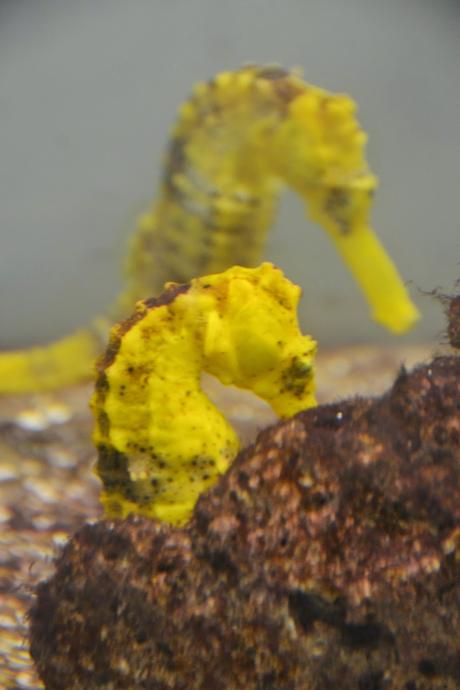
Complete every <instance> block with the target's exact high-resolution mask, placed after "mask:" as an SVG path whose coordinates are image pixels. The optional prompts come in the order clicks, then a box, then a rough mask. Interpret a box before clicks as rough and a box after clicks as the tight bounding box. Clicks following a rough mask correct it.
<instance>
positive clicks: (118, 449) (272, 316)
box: [92, 263, 316, 524]
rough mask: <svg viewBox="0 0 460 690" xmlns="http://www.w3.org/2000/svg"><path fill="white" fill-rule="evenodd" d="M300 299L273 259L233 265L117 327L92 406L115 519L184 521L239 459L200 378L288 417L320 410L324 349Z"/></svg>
mask: <svg viewBox="0 0 460 690" xmlns="http://www.w3.org/2000/svg"><path fill="white" fill-rule="evenodd" d="M299 296H300V288H299V287H297V286H296V285H293V284H292V283H291V282H290V281H289V280H287V279H286V278H285V277H284V276H283V274H282V272H281V271H280V270H279V269H277V268H275V267H274V266H273V265H272V264H268V263H266V264H262V265H261V266H260V267H258V268H243V267H241V266H235V267H233V268H230V269H228V270H227V271H225V272H223V273H220V274H216V275H210V276H206V277H203V278H196V279H193V280H192V281H191V282H190V283H189V284H182V285H179V284H175V283H168V284H167V285H166V290H165V292H164V293H163V295H162V296H161V297H160V298H159V299H149V300H144V301H141V302H138V304H137V305H136V311H135V313H134V315H133V316H132V317H131V318H129V319H127V320H126V321H125V322H122V323H121V324H119V325H118V326H115V327H114V328H113V329H112V332H111V336H110V341H109V345H108V347H107V351H106V353H105V355H103V356H102V357H101V358H100V360H99V362H98V370H99V373H98V378H97V382H96V392H95V394H94V396H93V399H92V408H93V412H94V415H95V418H96V428H95V433H94V442H95V444H96V447H97V449H98V463H97V473H98V474H99V476H100V478H101V479H102V481H103V484H104V490H103V492H102V497H101V498H102V503H103V505H104V508H105V514H106V516H108V517H125V516H126V515H128V514H129V513H140V514H141V515H145V516H148V517H155V518H158V519H160V520H166V521H168V522H171V523H174V524H182V523H183V522H185V521H186V520H187V518H188V517H189V515H190V513H191V511H192V509H193V506H194V504H195V502H196V500H197V498H198V496H199V495H200V494H201V493H202V492H203V491H204V490H205V489H206V488H208V487H209V486H210V485H211V484H212V483H214V482H215V480H216V476H217V475H218V474H221V473H223V472H224V471H225V470H226V469H227V467H228V465H229V463H230V462H231V461H232V460H233V458H234V457H235V455H236V454H237V451H238V438H237V436H236V434H235V432H234V431H233V429H232V427H231V426H230V425H229V423H228V422H227V420H226V419H225V418H224V417H223V416H222V415H221V413H220V412H219V411H218V410H217V409H216V407H215V406H214V405H213V403H212V402H211V401H210V400H209V399H208V398H207V397H206V396H205V394H204V393H203V391H202V390H201V386H200V374H201V372H202V371H206V372H208V373H210V374H213V375H214V376H216V377H218V378H219V379H220V380H221V381H222V382H223V383H225V384H234V385H236V386H239V387H240V388H248V389H250V390H252V391H253V392H254V393H256V394H257V395H259V396H260V397H261V398H263V399H264V400H266V401H267V402H268V403H269V404H270V405H271V406H272V408H273V409H274V410H275V412H277V413H278V414H279V415H280V416H282V417H289V416H291V415H293V414H295V413H296V412H299V411H300V410H303V409H305V408H307V407H310V406H312V405H314V404H315V398H314V378H313V360H314V356H315V352H316V344H315V342H314V341H313V340H312V339H311V338H310V337H309V336H303V335H302V334H301V333H300V330H299V326H298V323H297V316H296V308H297V303H298V300H299Z"/></svg>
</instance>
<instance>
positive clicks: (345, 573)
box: [31, 356, 460, 690]
mask: <svg viewBox="0 0 460 690" xmlns="http://www.w3.org/2000/svg"><path fill="white" fill-rule="evenodd" d="M459 630H460V358H459V357H456V356H450V357H449V356H447V357H439V358H437V359H435V360H434V361H432V362H431V363H430V364H428V365H426V366H420V367H419V368H418V369H416V370H415V371H414V372H412V373H407V372H405V371H402V372H401V374H400V375H399V377H398V379H397V380H396V382H395V384H394V386H393V387H392V389H391V390H390V391H389V392H388V393H387V394H386V395H384V396H383V397H382V398H379V399H362V400H359V399H358V400H352V401H345V402H341V403H337V404H334V405H328V406H321V407H318V408H316V409H312V410H309V411H306V412H303V413H301V414H299V415H297V417H295V418H293V419H292V420H289V421H287V422H283V423H280V424H278V425H277V426H275V427H272V428H270V429H268V430H266V431H264V432H262V433H261V434H260V436H259V437H258V440H257V442H256V443H255V444H254V445H253V446H251V447H249V448H248V449H246V451H244V452H243V453H241V454H240V455H239V456H238V458H237V460H236V461H235V463H234V464H233V465H232V467H231V468H230V470H229V471H228V472H227V474H226V475H225V476H224V477H223V478H222V480H221V481H220V482H219V483H218V484H217V485H216V486H215V487H214V488H213V489H212V490H211V491H210V492H209V493H208V494H206V495H204V496H203V497H202V498H201V499H200V500H199V502H198V504H197V506H196V509H195V512H194V516H193V519H192V521H191V523H190V524H189V526H188V527H187V528H185V529H177V528H172V527H170V526H167V525H160V524H158V523H156V522H154V521H150V520H147V519H143V518H129V519H127V520H124V521H118V522H100V523H98V524H94V525H88V526H86V527H84V528H83V529H82V530H81V531H79V532H78V533H77V534H76V535H75V537H74V538H73V539H72V540H71V542H70V543H69V544H68V545H67V547H66V548H65V549H64V551H63V553H62V555H61V557H60V558H59V560H58V562H57V565H56V574H55V575H54V576H53V578H51V579H50V580H49V581H47V582H45V583H43V584H42V585H40V587H39V589H38V592H37V600H36V603H35V605H34V607H33V609H32V611H31V650H32V655H33V657H34V659H35V662H36V664H37V667H38V669H39V672H40V674H41V676H42V678H43V679H44V681H45V683H46V687H47V688H48V690H62V689H63V688H65V689H66V690H83V689H84V690H95V689H96V688H98V689H99V690H100V689H103V690H121V689H123V690H128V689H129V690H134V689H136V690H137V689H139V690H167V689H174V690H194V689H196V690H198V689H200V690H224V689H225V690H333V689H335V688H340V690H454V689H457V690H458V688H459V687H460V641H459Z"/></svg>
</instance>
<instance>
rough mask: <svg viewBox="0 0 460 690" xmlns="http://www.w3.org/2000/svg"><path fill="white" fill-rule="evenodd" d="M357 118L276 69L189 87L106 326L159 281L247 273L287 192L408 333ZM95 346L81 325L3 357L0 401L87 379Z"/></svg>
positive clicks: (407, 309)
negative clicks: (377, 225) (237, 267)
mask: <svg viewBox="0 0 460 690" xmlns="http://www.w3.org/2000/svg"><path fill="white" fill-rule="evenodd" d="M355 110H356V106H355V103H354V102H353V100H352V99H351V98H350V97H349V96H346V95H343V94H331V93H329V92H327V91H325V90H324V89H321V88H319V87H316V86H313V85H311V84H307V83H305V82H304V81H303V80H302V78H301V76H300V74H299V73H298V72H296V71H286V70H284V69H282V68H280V67H273V66H268V67H260V66H253V65H249V66H246V67H243V68H241V69H239V70H236V71H233V72H223V73H221V74H218V75H217V76H216V77H215V78H214V79H211V80H210V81H209V82H206V83H200V84H198V85H197V86H196V87H195V88H194V90H193V94H192V96H191V97H190V98H189V100H188V101H186V103H184V105H183V106H182V107H181V108H180V111H179V117H178V121H177V123H176V125H175V126H174V128H173V130H172V134H171V140H170V144H169V147H168V150H167V153H166V159H165V165H164V173H163V179H162V182H161V185H160V189H159V194H158V198H157V201H156V202H155V204H154V205H153V208H152V209H151V210H150V211H148V212H147V213H145V214H143V215H142V216H141V218H140V219H139V222H138V227H137V230H136V232H135V235H134V237H133V239H132V242H131V247H130V251H129V255H128V259H127V263H126V267H127V270H126V273H127V280H126V286H125V289H124V291H123V293H122V294H121V296H120V297H119V299H118V301H117V303H116V305H115V307H114V309H113V312H112V315H111V317H110V320H112V321H113V319H114V318H117V319H118V318H121V317H123V316H126V315H127V314H129V313H130V312H131V310H132V308H133V305H134V303H135V302H136V301H137V300H139V299H142V298H144V297H146V296H147V295H156V294H158V293H159V291H160V290H161V287H162V285H163V284H164V282H165V281H167V280H174V281H177V282H187V281H188V280H190V279H191V278H192V277H194V276H199V275H205V274H207V273H214V272H219V271H223V270H225V269H226V268H228V267H229V266H231V265H233V264H241V265H244V266H254V265H256V264H257V262H258V261H259V260H260V255H261V252H262V249H263V246H264V243H265V238H266V234H267V230H268V228H269V226H270V225H271V223H272V221H273V216H274V213H275V210H276V205H277V200H278V197H279V192H280V189H281V187H282V186H283V185H287V186H289V187H291V188H292V189H293V190H295V191H296V192H297V193H298V194H300V196H301V197H302V198H303V199H304V200H305V202H306V204H307V208H308V210H309V213H310V216H311V218H312V219H313V220H315V221H317V222H318V223H319V224H320V225H321V226H322V227H324V228H325V229H326V231H327V232H328V234H329V235H330V237H331V238H332V240H333V242H334V244H335V246H336V247H337V249H338V251H339V253H340V254H341V256H342V258H343V260H344V261H345V263H346V264H347V265H348V267H349V268H350V270H351V272H352V274H353V275H354V277H355V279H356V281H357V282H358V284H359V286H360V287H361V289H362V291H363V293H364V296H365V297H366V299H367V301H368V302H369V305H370V308H371V312H372V315H373V318H374V319H375V320H376V321H378V322H379V323H381V324H382V325H384V326H385V327H386V328H388V329H390V330H391V331H393V332H395V333H401V332H403V331H405V330H407V329H408V328H410V327H411V326H412V325H413V323H414V322H415V321H416V320H417V318H418V316H419V315H418V311H417V309H416V307H415V306H414V305H413V303H412V302H411V299H410V297H409V295H408V292H407V290H406V288H405V286H404V284H403V282H402V280H401V278H400V277H399V275H398V272H397V270H396V268H395V266H394V264H393V262H392V261H391V259H390V258H389V257H388V255H387V253H386V252H385V250H384V248H383V247H382V245H381V244H380V242H379V240H378V239H377V238H376V236H375V235H374V233H373V231H372V229H371V227H370V225H369V220H368V217H369V212H370V205H371V201H372V195H373V192H374V189H375V187H376V184H377V181H376V178H375V177H374V176H373V175H372V174H371V172H370V171H369V168H368V165H367V162H366V158H365V151H364V149H365V143H366V135H365V133H364V132H363V131H362V129H361V128H360V126H359V123H358V121H357V120H356V118H355ZM106 321H107V320H106ZM103 340H104V339H103V338H102V339H101V336H100V329H98V328H93V327H89V328H87V329H82V330H80V331H78V332H77V333H76V334H75V335H73V336H72V335H71V336H69V337H67V338H64V339H63V340H62V341H58V342H57V343H55V344H53V345H51V346H49V347H39V348H32V349H31V350H30V351H17V352H11V353H8V352H6V353H3V354H1V355H0V392H17V391H27V390H37V389H47V388H48V389H49V388H55V387H58V386H62V385H66V384H70V383H74V382H76V381H78V380H80V379H82V378H84V377H85V376H86V377H88V378H89V377H90V376H91V372H92V371H93V364H94V357H95V355H96V353H97V352H98V351H99V352H100V351H101V349H102V343H103Z"/></svg>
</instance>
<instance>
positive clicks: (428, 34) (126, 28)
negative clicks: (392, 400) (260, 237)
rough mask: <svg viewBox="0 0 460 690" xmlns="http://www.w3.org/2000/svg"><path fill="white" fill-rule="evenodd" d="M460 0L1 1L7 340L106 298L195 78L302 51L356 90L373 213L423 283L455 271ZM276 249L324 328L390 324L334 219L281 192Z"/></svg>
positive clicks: (434, 329)
mask: <svg viewBox="0 0 460 690" xmlns="http://www.w3.org/2000/svg"><path fill="white" fill-rule="evenodd" d="M459 20H460V9H459V6H458V5H457V4H456V3H455V2H448V1H447V0H437V1H436V2H435V1H431V2H430V1H428V0H426V1H425V0H380V1H379V0H347V1H345V0H279V1H278V0H232V1H231V2H224V0H150V1H147V0H129V1H128V0H98V1H97V2H96V1H95V0H11V1H10V2H7V1H5V0H3V2H2V3H1V4H0V238H1V244H0V248H1V249H0V346H2V347H10V346H11V347H13V346H20V345H25V344H28V343H33V342H42V341H44V340H47V339H49V338H51V337H55V336H58V335H63V334H64V333H65V332H67V331H70V330H72V329H73V328H74V327H76V326H79V325H81V324H83V323H85V321H86V320H87V319H88V318H89V317H90V316H92V315H94V314H96V313H99V312H101V311H103V310H104V308H105V307H106V306H107V305H109V304H110V303H111V301H112V299H113V297H114V296H115V294H116V293H117V290H118V288H119V286H120V285H121V279H120V270H119V266H120V262H121V258H122V256H123V251H124V247H125V241H126V238H127V237H128V236H129V233H130V231H131V229H132V227H133V224H134V221H135V217H136V214H137V213H139V212H141V211H142V210H143V209H144V208H146V207H147V206H148V205H149V203H150V202H151V200H152V199H153V197H154V190H155V184H156V182H157V180H158V177H159V170H160V160H161V155H162V151H163V149H164V145H165V140H166V137H167V133H168V128H169V126H170V124H171V123H172V121H173V119H174V117H175V112H176V109H177V106H178V105H179V103H180V102H181V101H182V100H184V98H185V97H186V95H187V94H188V93H189V91H190V89H191V86H192V84H193V83H194V82H196V81H197V80H200V79H205V78H208V77H210V76H212V75H213V74H214V73H215V72H218V71H219V70H222V69H232V68H235V67H237V66H240V65H241V64H242V63H244V62H248V61H251V62H259V63H265V62H271V63H273V62H278V63H280V64H282V65H284V66H292V65H300V66H302V67H303V68H304V73H305V77H306V79H307V80H308V81H311V82H312V83H315V84H318V85H321V86H323V87H325V88H328V89H330V90H334V91H346V92H349V93H351V94H352V95H353V96H354V98H355V99H356V100H357V101H358V103H359V117H360V120H361V122H362V123H363V125H364V127H365V129H366V131H367V132H368V133H369V135H370V142H369V147H368V157H369V160H370V164H371V167H372V169H373V170H374V171H375V172H376V173H377V174H378V176H379V177H380V182H381V185H380V190H379V193H378V196H377V199H376V204H375V209H374V213H373V220H374V227H375V228H376V230H377V232H378V234H379V236H380V237H381V238H382V239H383V241H384V243H385V244H386V246H387V248H388V249H389V251H390V253H391V254H392V256H393V257H394V258H395V260H396V261H397V264H398V266H399V268H400V270H401V272H402V274H403V276H404V277H405V279H407V280H408V281H410V282H411V284H412V291H413V294H414V296H415V298H416V300H417V302H418V304H419V306H420V308H421V309H422V311H423V314H424V320H423V322H422V323H421V324H420V326H419V327H418V328H417V329H416V331H415V332H414V334H413V335H412V338H415V339H419V340H421V339H424V338H432V337H437V334H438V333H439V331H440V329H441V328H442V319H441V314H440V309H439V306H438V305H437V304H436V303H435V302H433V301H432V300H431V299H429V298H427V297H425V296H423V295H421V294H420V293H419V291H418V289H421V290H430V289H432V288H433V287H435V286H438V285H440V286H442V287H443V288H444V289H446V290H447V289H451V288H452V285H453V282H454V280H455V278H457V277H458V276H459V274H460V232H459V197H460V190H459V184H458V180H459V173H458V170H459V161H460V136H459V132H458V126H459V122H460V88H459V87H460V41H459V40H458V37H459V28H460V21H459ZM267 257H269V258H270V259H272V260H274V261H276V262H277V263H278V264H280V265H281V266H282V267H283V268H284V269H285V270H286V271H287V273H288V274H289V276H290V277H292V278H293V279H295V280H296V281H299V282H300V284H301V285H302V286H303V287H304V298H303V302H302V311H303V322H304V324H305V327H306V328H307V330H308V331H309V332H311V333H313V334H314V335H315V336H316V337H318V338H319V340H320V342H321V343H323V344H324V343H329V344H331V343H337V342H347V343H349V342H362V341H377V340H382V339H386V340H388V336H386V335H385V334H384V332H383V330H382V329H380V328H379V327H378V326H376V325H375V324H372V323H371V322H370V321H369V319H368V315H367V310H366V307H365V305H364V302H363V299H362V297H361V295H360V294H359V292H358V290H357V288H356V287H355V285H354V283H353V281H352V280H351V278H350V276H349V275H348V273H347V272H346V270H345V268H344V267H343V266H342V264H341V263H340V260H339V259H338V257H337V255H336V254H335V251H334V250H333V248H332V247H331V246H330V245H329V242H328V240H327V238H326V236H325V235H324V234H323V233H322V231H321V230H319V229H318V228H316V227H313V226H309V225H307V223H306V222H305V220H304V217H303V209H302V205H301V203H300V202H299V200H298V199H296V198H295V197H294V195H292V194H289V193H287V194H286V195H285V196H284V197H283V203H282V207H281V212H280V215H279V218H278V222H277V226H276V228H275V229H274V232H273V233H272V235H271V239H270V245H269V247H268V248H267Z"/></svg>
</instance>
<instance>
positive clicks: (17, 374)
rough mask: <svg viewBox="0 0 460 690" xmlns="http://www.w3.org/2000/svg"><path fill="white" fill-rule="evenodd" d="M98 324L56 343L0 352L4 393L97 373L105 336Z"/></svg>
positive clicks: (49, 386)
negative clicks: (97, 364) (95, 367)
mask: <svg viewBox="0 0 460 690" xmlns="http://www.w3.org/2000/svg"><path fill="white" fill-rule="evenodd" d="M102 332H103V331H102V330H101V329H100V328H99V324H98V327H94V328H87V329H82V330H79V331H76V332H75V333H73V334H71V335H69V336H68V337H66V338H63V339H62V340H57V341H56V342H54V343H51V344H48V345H43V346H37V347H32V348H30V349H27V350H12V351H11V352H8V351H7V352H2V353H1V355H0V393H27V392H31V391H46V390H53V389H56V388H59V387H61V386H67V385H71V384H74V383H76V382H78V381H83V380H85V379H89V378H91V377H92V376H94V363H95V359H96V357H97V355H98V354H99V353H100V352H101V349H102V347H103V343H104V342H105V340H106V339H105V338H102Z"/></svg>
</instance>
